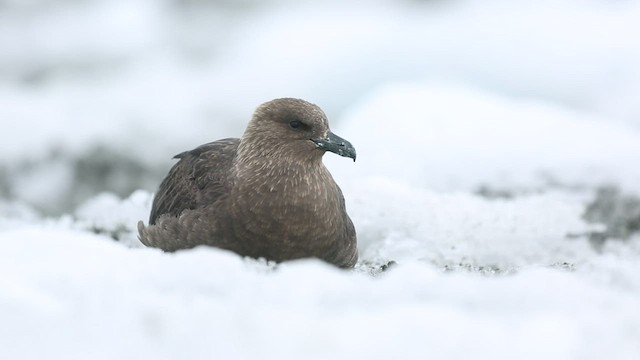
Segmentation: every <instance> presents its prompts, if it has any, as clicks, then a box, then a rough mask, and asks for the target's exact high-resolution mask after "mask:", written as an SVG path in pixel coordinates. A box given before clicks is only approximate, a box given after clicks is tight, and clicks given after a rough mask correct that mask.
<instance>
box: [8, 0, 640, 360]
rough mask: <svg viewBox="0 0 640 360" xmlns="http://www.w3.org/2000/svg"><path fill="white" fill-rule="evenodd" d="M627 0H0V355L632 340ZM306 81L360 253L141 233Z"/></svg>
mask: <svg viewBox="0 0 640 360" xmlns="http://www.w3.org/2000/svg"><path fill="white" fill-rule="evenodd" d="M638 33H640V3H639V2H637V1H603V0H593V1H577V0H558V1H546V0H545V1H538V2H535V3H533V2H531V3H527V2H524V1H504V0H488V1H483V2H482V4H480V3H478V2H473V1H464V0H461V1H451V0H448V1H447V0H440V1H436V0H433V1H398V2H395V3H390V2H386V1H371V2H367V3H366V4H364V3H361V2H350V3H348V4H345V3H344V2H341V1H337V0H330V1H326V2H323V3H321V4H318V3H316V2H312V1H292V0H270V1H255V0H242V1H213V0H211V1H179V0H167V1H155V0H138V1H126V0H109V1H107V0H81V1H65V0H30V1H18V0H0V49H2V56H0V101H1V104H0V123H1V124H2V132H1V133H0V139H1V141H0V248H1V249H2V250H1V251H0V273H1V274H2V276H0V359H43V358H47V359H65V360H66V359H134V358H135V359H176V358H179V359H211V358H216V359H217V358H220V359H225V358H234V359H236V358H237V359H256V358H261V359H359V358H363V359H390V358H393V359H478V360H479V359H492V360H494V359H563V360H564V359H638V358H640V307H639V306H638V299H640V228H639V226H638V224H640V220H639V219H640V217H639V215H638V214H639V213H638V209H640V200H638V199H640V166H638V164H640V127H639V125H640V105H638V104H639V102H638V101H637V99H638V97H639V96H640V43H639V42H638V41H637V34H638ZM280 96H295V97H301V98H305V99H307V100H310V101H312V102H314V103H317V104H318V105H320V106H321V107H322V108H323V109H325V110H326V112H327V114H328V115H329V119H330V122H331V124H332V128H333V130H334V132H336V133H337V134H339V135H340V136H342V137H344V138H345V139H348V140H349V141H350V142H352V143H353V144H354V146H355V147H356V149H357V151H358V161H357V162H356V163H355V164H354V163H353V162H351V161H347V160H345V159H343V158H340V157H338V156H332V155H327V156H325V163H326V164H327V166H328V167H329V169H330V170H331V172H332V174H333V175H334V177H335V178H336V181H337V182H338V183H339V184H340V185H341V187H342V190H343V192H344V195H345V198H346V203H347V208H348V211H349V214H350V215H351V217H352V219H353V221H354V224H355V226H356V229H357V232H358V238H359V250H360V254H361V259H360V261H359V263H358V265H357V266H356V268H355V269H354V270H353V271H344V270H339V269H336V268H334V267H332V266H330V265H327V264H324V263H322V262H320V261H317V260H312V259H309V260H300V261H294V262H287V263H283V264H273V263H270V262H267V261H264V260H263V259H243V258H241V257H239V256H237V255H235V254H233V253H230V252H226V251H222V250H218V249H213V248H205V247H200V248H196V249H192V250H187V251H180V252H177V253H171V254H168V253H162V252H161V251H158V250H157V249H149V248H144V247H143V246H142V244H140V242H139V240H138V239H137V235H136V223H137V221H138V220H144V221H146V220H147V218H148V215H149V211H150V207H151V202H152V199H153V194H152V191H153V190H154V189H155V187H156V186H157V185H158V184H159V182H160V181H161V178H162V176H164V174H166V172H167V170H168V168H169V167H170V166H171V161H170V158H171V156H173V155H174V154H175V153H178V152H180V151H182V150H185V149H189V148H193V147H195V146H197V145H199V144H201V143H205V142H207V141H211V140H215V139H218V138H224V137H231V136H240V135H241V133H242V131H243V128H244V125H245V124H246V121H247V119H248V117H249V116H250V115H251V112H252V111H253V109H254V108H255V106H257V105H258V104H259V103H261V102H262V101H265V100H269V99H272V98H276V97H280Z"/></svg>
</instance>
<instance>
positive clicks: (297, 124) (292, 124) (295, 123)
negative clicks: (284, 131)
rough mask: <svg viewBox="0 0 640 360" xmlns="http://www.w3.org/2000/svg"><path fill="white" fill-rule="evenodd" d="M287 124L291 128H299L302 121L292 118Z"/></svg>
mask: <svg viewBox="0 0 640 360" xmlns="http://www.w3.org/2000/svg"><path fill="white" fill-rule="evenodd" d="M289 126H290V127H291V128H292V129H299V128H301V127H302V122H301V121H300V120H293V121H292V122H290V123H289Z"/></svg>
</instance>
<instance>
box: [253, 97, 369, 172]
mask: <svg viewBox="0 0 640 360" xmlns="http://www.w3.org/2000/svg"><path fill="white" fill-rule="evenodd" d="M240 146H241V148H240V151H241V152H242V151H245V150H249V149H246V148H247V147H250V148H251V149H250V150H251V151H252V152H253V153H254V155H253V156H255V155H256V154H259V155H258V156H283V155H285V154H290V153H295V154H297V156H298V157H300V158H312V159H314V158H315V159H318V160H319V159H320V158H322V155H324V153H325V152H327V151H330V152H333V153H336V154H338V155H340V156H344V157H349V158H352V159H353V160H354V161H355V160H356V150H355V148H354V147H353V145H351V143H350V142H348V141H347V140H345V139H343V138H341V137H339V136H337V135H335V134H334V133H332V132H331V130H330V129H329V122H328V121H327V117H326V115H325V114H324V112H323V111H322V110H321V109H320V108H319V107H318V106H316V105H314V104H311V103H309V102H306V101H304V100H300V99H292V98H283V99H275V100H272V101H269V102H266V103H264V104H262V105H260V106H259V107H258V108H257V109H256V111H255V113H254V114H253V118H252V119H251V122H249V125H248V126H247V129H246V130H245V133H244V135H243V136H242V139H241V142H240ZM243 148H244V149H243Z"/></svg>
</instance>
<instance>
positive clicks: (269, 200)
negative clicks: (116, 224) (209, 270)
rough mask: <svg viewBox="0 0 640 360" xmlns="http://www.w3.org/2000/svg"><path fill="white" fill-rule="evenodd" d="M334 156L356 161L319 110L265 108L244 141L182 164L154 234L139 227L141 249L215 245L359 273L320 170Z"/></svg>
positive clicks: (352, 242)
mask: <svg viewBox="0 0 640 360" xmlns="http://www.w3.org/2000/svg"><path fill="white" fill-rule="evenodd" d="M327 151H330V152H333V153H336V154H338V155H341V156H345V157H350V158H352V159H353V160H354V161H355V159H356V151H355V149H354V147H353V146H352V145H351V143H349V142H348V141H346V140H344V139H342V138H340V137H339V136H336V135H335V134H333V133H332V132H331V131H330V130H329V124H328V121H327V117H326V115H325V114H324V112H323V111H322V110H321V109H320V108H319V107H318V106H316V105H314V104H311V103H308V102H306V101H304V100H299V99H291V98H285V99H276V100H272V101H269V102H267V103H265V104H262V105H260V106H259V107H258V108H257V109H256V111H255V113H254V114H253V118H252V119H251V121H250V122H249V125H248V126H247V129H246V130H245V132H244V134H243V135H242V138H240V139H223V140H218V141H214V142H211V143H208V144H204V145H201V146H199V147H197V148H195V149H194V150H191V151H186V152H183V153H181V154H179V155H176V156H175V158H177V159H180V160H179V161H178V162H177V163H176V164H175V165H174V166H173V168H172V169H171V170H170V171H169V174H168V175H167V177H166V178H165V179H164V180H163V181H162V183H161V184H160V188H159V189H158V191H157V193H156V196H155V199H154V201H153V206H152V209H151V216H150V218H149V226H148V227H145V226H144V224H143V223H142V221H140V222H138V233H139V237H140V241H142V243H143V244H145V245H146V246H151V247H157V248H160V249H162V250H164V251H176V250H179V249H188V248H193V247H195V246H198V245H209V246H215V247H218V248H222V249H227V250H231V251H234V252H236V253H238V254H240V255H243V256H250V257H254V258H260V257H262V258H266V259H268V260H274V261H278V262H280V261H284V260H292V259H299V258H308V257H316V258H319V259H322V260H324V261H327V262H329V263H332V264H335V265H337V266H339V267H345V268H349V267H353V266H354V265H355V263H356V261H357V260H358V249H357V244H356V232H355V228H354V226H353V223H352V222H351V219H350V218H349V215H347V212H346V208H345V203H344V197H343V195H342V191H341V190H340V187H338V185H337V184H336V182H335V181H334V180H333V177H332V176H331V174H330V173H329V171H328V170H327V168H326V167H325V166H324V164H323V163H322V156H323V155H324V153H325V152H327Z"/></svg>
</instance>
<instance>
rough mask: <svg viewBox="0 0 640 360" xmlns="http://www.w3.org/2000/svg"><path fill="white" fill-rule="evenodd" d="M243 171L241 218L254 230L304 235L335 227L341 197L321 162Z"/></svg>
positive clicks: (295, 235) (239, 192)
mask: <svg viewBox="0 0 640 360" xmlns="http://www.w3.org/2000/svg"><path fill="white" fill-rule="evenodd" d="M242 175H243V176H247V177H245V178H244V179H243V180H244V181H242V184H243V186H242V188H238V189H237V190H238V192H237V193H236V195H237V197H236V199H237V201H238V202H239V203H240V206H239V207H238V208H242V209H244V214H242V215H241V219H242V221H246V222H247V225H248V226H253V227H254V228H255V229H253V230H255V231H270V230H276V229H277V230H279V233H284V234H288V235H289V236H291V237H305V236H312V233H313V232H316V231H317V232H318V233H320V232H323V231H326V229H327V228H335V227H336V225H337V224H336V222H337V220H338V217H337V214H338V213H339V206H340V200H339V199H338V198H337V196H336V190H335V187H336V185H335V182H334V181H333V178H331V175H330V174H329V173H328V171H327V170H326V168H324V166H322V167H319V168H311V169H309V168H302V167H296V166H290V167H284V168H283V167H280V168H278V169H270V168H269V167H264V168H258V169H257V171H253V172H247V173H245V174H242Z"/></svg>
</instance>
